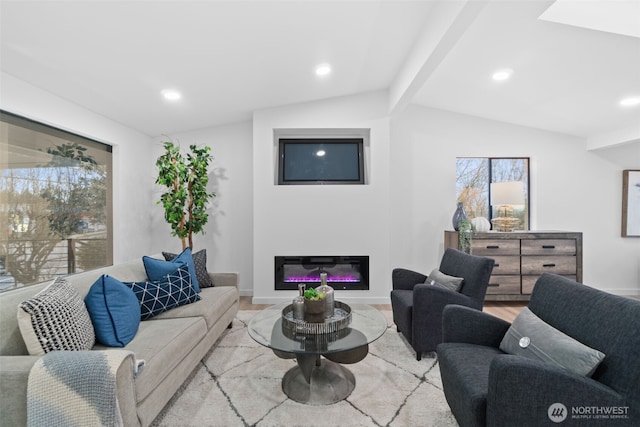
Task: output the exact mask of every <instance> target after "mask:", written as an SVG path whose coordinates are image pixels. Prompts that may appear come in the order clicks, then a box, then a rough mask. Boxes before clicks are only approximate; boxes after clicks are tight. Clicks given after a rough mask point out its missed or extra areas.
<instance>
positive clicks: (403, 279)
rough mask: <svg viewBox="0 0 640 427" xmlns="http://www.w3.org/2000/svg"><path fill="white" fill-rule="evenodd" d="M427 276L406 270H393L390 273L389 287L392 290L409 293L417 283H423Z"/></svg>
mask: <svg viewBox="0 0 640 427" xmlns="http://www.w3.org/2000/svg"><path fill="white" fill-rule="evenodd" d="M425 280H427V276H425V275H424V274H422V273H418V272H417V271H412V270H407V269H406V268H394V269H393V271H392V272H391V286H392V288H393V289H402V290H407V291H410V290H411V289H413V287H414V286H415V285H416V284H417V283H424V281H425Z"/></svg>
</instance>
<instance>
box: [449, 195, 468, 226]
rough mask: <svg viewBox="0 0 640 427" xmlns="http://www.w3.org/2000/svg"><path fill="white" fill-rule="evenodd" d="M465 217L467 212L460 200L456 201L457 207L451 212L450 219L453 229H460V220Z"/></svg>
mask: <svg viewBox="0 0 640 427" xmlns="http://www.w3.org/2000/svg"><path fill="white" fill-rule="evenodd" d="M465 219H467V214H466V213H465V211H464V206H463V205H462V202H458V207H457V208H456V211H455V212H454V213H453V219H452V220H451V221H452V223H453V229H454V230H456V231H458V230H459V229H460V227H459V225H460V221H462V220H465Z"/></svg>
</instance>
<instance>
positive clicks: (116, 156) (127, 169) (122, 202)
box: [0, 73, 154, 263]
mask: <svg viewBox="0 0 640 427" xmlns="http://www.w3.org/2000/svg"><path fill="white" fill-rule="evenodd" d="M0 93H2V96H0V108H1V109H3V110H5V111H8V112H11V113H14V114H17V115H20V116H23V117H26V118H29V119H32V120H35V121H38V122H41V123H45V124H48V125H51V126H54V127H57V128H60V129H63V130H66V131H69V132H73V133H76V134H78V135H82V136H85V137H87V138H91V139H94V140H97V141H100V142H103V143H105V144H109V145H111V146H113V176H114V181H113V199H114V206H113V232H114V233H113V252H114V253H113V258H114V259H113V261H114V263H117V262H122V261H128V260H130V259H134V258H136V257H138V256H141V255H143V254H146V253H148V252H149V251H150V250H151V246H150V240H149V238H148V236H149V235H151V221H150V210H149V206H150V205H151V203H152V202H151V188H152V185H153V180H151V175H152V166H153V163H154V162H153V161H152V159H151V158H150V157H149V144H150V138H149V137H148V136H146V135H144V134H141V133H139V132H136V131H134V130H132V129H129V128H127V127H125V126H123V125H121V124H119V123H117V122H114V121H112V120H110V119H107V118H105V117H103V116H100V115H98V114H96V113H93V112H92V111H89V110H87V109H85V108H83V107H81V106H79V105H76V104H73V103H71V102H69V101H66V100H64V99H62V98H60V97H57V96H55V95H53V94H51V93H49V92H46V91H43V90H41V89H39V88H37V87H35V86H32V85H30V84H28V83H26V82H24V81H22V80H20V79H17V78H15V77H13V76H10V75H8V74H6V73H2V74H1V76H0Z"/></svg>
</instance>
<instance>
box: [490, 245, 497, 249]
mask: <svg viewBox="0 0 640 427" xmlns="http://www.w3.org/2000/svg"><path fill="white" fill-rule="evenodd" d="M487 249H500V246H498V245H487Z"/></svg>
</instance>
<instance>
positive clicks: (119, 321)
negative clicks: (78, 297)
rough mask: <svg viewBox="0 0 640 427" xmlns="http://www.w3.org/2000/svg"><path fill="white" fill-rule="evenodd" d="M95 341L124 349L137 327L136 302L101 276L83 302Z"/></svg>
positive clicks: (121, 286)
mask: <svg viewBox="0 0 640 427" xmlns="http://www.w3.org/2000/svg"><path fill="white" fill-rule="evenodd" d="M84 302H85V304H86V305H87V310H88V311H89V316H90V317H91V322H92V323H93V328H94V329H95V332H96V339H97V340H98V341H99V342H100V343H101V344H104V345H107V346H109V347H124V346H125V345H127V344H129V342H130V341H131V340H132V339H133V337H135V336H136V333H137V332H138V326H139V325H140V302H139V301H138V298H136V295H135V294H134V293H133V292H132V291H131V289H130V288H129V287H127V286H125V285H124V284H123V283H122V282H120V281H119V280H117V279H115V278H113V277H111V276H107V275H104V274H103V275H102V276H100V278H98V280H96V281H95V283H94V284H93V285H92V286H91V289H89V293H87V296H86V297H85V299H84Z"/></svg>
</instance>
